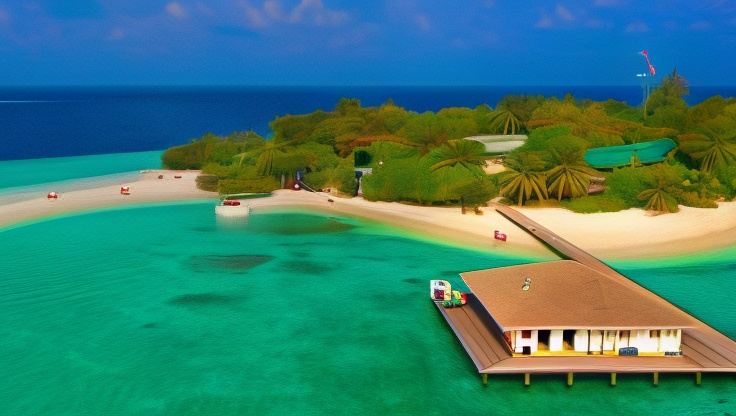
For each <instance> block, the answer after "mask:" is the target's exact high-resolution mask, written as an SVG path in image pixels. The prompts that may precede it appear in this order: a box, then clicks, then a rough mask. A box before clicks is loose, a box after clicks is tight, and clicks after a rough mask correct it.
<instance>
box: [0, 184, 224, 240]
mask: <svg viewBox="0 0 736 416" xmlns="http://www.w3.org/2000/svg"><path fill="white" fill-rule="evenodd" d="M159 175H164V179H158V176H159ZM197 175H199V172H198V171H167V170H161V171H158V170H154V171H147V172H146V173H141V174H140V177H139V179H138V180H135V181H132V182H126V183H125V184H119V185H110V186H102V187H97V188H91V189H83V190H77V191H71V192H65V193H62V194H61V196H60V197H59V198H58V199H55V200H48V199H47V198H46V193H43V194H41V195H39V196H38V198H36V199H31V200H25V201H21V202H14V203H10V204H5V205H0V227H3V226H6V225H10V224H14V223H17V222H22V221H28V220H33V219H36V218H41V217H47V216H52V215H62V214H69V213H74V212H78V211H86V210H93V209H99V208H107V207H114V206H121V205H135V204H144V203H151V202H165V201H181V200H191V199H203V198H214V197H216V194H213V193H211V192H205V191H201V190H199V189H197V187H196V185H195V182H194V181H195V179H196V177H197ZM174 176H181V179H174ZM121 185H129V186H130V188H131V194H130V195H121V194H120V186H121ZM51 191H55V190H54V189H53V188H49V189H48V190H47V192H51Z"/></svg>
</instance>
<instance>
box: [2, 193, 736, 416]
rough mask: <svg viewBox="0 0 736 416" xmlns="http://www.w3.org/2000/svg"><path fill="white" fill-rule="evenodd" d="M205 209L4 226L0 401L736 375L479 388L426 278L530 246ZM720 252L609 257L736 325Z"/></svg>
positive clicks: (727, 393)
mask: <svg viewBox="0 0 736 416" xmlns="http://www.w3.org/2000/svg"><path fill="white" fill-rule="evenodd" d="M212 208H213V207H212V205H211V204H204V203H196V204H185V205H175V206H154V207H145V208H135V209H124V210H110V211H103V212H97V213H93V214H87V215H79V216H72V217H66V218H61V219H55V220H51V221H46V222H39V223H35V224H31V225H27V226H23V227H16V228H12V229H6V230H5V231H1V232H0V253H2V257H0V270H1V271H2V275H0V339H2V342H0V369H2V372H3V374H4V375H5V377H2V378H0V403H2V406H0V414H8V415H21V414H22V415H29V414H54V415H64V414H68V415H79V414H112V415H132V414H146V415H174V414H176V415H182V414H183V415H187V414H212V415H230V414H232V415H236V414H274V415H283V414H299V415H305V414H306V415H309V414H315V415H316V414H330V413H331V414H421V415H425V414H438V415H439V414H442V415H446V414H448V413H452V414H509V415H511V414H513V415H519V414H545V413H546V414H560V413H564V414H578V413H583V412H585V413H588V414H606V415H610V414H616V413H618V411H619V410H621V409H626V411H627V412H632V413H640V412H641V413H644V412H646V414H662V415H664V414H667V415H673V414H714V415H725V414H728V413H731V414H736V383H735V382H734V377H733V376H713V375H705V376H704V383H703V386H702V387H700V388H696V387H694V386H693V382H692V378H691V377H690V376H687V375H662V377H661V381H660V386H659V387H658V388H653V387H651V383H650V380H649V377H647V376H620V377H619V385H618V386H617V387H615V388H610V387H608V385H607V378H606V377H605V376H588V377H585V376H578V377H576V383H575V386H574V387H572V388H566V387H565V385H564V380H563V378H562V377H560V376H557V377H535V378H534V380H533V385H532V386H531V388H524V387H523V386H522V385H521V379H520V376H508V377H506V376H503V377H492V378H491V380H490V385H489V386H488V387H483V386H482V385H481V383H480V378H479V377H478V375H477V374H476V372H475V368H474V366H473V364H472V362H471V361H470V360H469V358H468V357H467V356H466V354H465V352H464V350H463V349H462V347H461V346H460V345H459V343H458V342H457V340H456V339H455V337H454V335H453V334H452V333H451V331H450V330H449V328H448V327H447V326H446V324H445V323H444V321H443V320H442V318H441V317H440V315H439V314H438V313H437V311H436V310H435V309H434V306H433V305H432V304H431V302H429V301H428V300H427V293H426V292H427V281H428V280H429V279H432V278H435V277H437V276H443V277H445V278H449V279H450V280H451V281H452V282H453V283H458V282H459V279H458V278H457V275H456V273H457V271H461V270H472V269H479V268H487V267H494V266H501V265H509V264H517V263H522V262H526V261H528V259H525V258H513V257H505V256H501V255H493V254H485V253H479V252H475V251H469V250H463V249H460V248H455V247H451V246H443V245H436V244H431V243H428V242H422V241H418V240H414V239H410V238H407V237H406V236H404V235H402V234H401V233H400V232H398V231H396V230H391V229H388V228H387V227H383V226H377V225H375V224H372V223H369V222H363V221H359V220H355V219H348V218H341V217H329V216H324V215H308V214H304V213H291V214H287V213H280V214H258V213H256V214H254V215H253V216H251V218H250V219H249V220H248V222H247V223H244V224H240V225H238V224H235V225H225V224H218V223H217V222H216V221H215V218H214V215H213V209H212ZM716 257H717V256H716ZM668 264H669V266H667V265H668ZM732 264H733V260H732V257H727V256H726V257H723V258H720V259H719V258H711V259H710V260H709V261H707V262H702V264H699V263H688V262H684V263H680V264H675V263H667V264H665V263H663V262H662V261H659V262H657V263H655V264H644V263H642V264H633V263H623V264H616V267H618V268H619V269H621V270H623V271H624V272H625V273H628V274H630V275H631V276H632V277H635V278H636V279H638V280H639V281H640V282H642V283H643V284H644V285H645V286H647V287H649V288H650V289H652V290H654V291H656V292H658V293H660V294H662V295H664V296H665V297H668V298H669V299H671V300H673V301H675V302H676V303H678V304H680V305H681V306H683V307H684V308H686V309H687V310H689V311H690V312H692V313H695V314H696V315H697V316H699V317H701V318H702V319H705V320H706V321H707V322H709V323H711V324H712V325H715V326H716V327H717V328H718V329H720V330H721V331H724V332H725V333H727V334H728V335H729V336H731V337H736V311H735V310H734V306H733V302H732V300H731V299H729V297H730V296H732V294H733V293H736V281H735V280H734V274H733V266H732ZM664 266H667V267H664Z"/></svg>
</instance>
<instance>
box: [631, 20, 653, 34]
mask: <svg viewBox="0 0 736 416" xmlns="http://www.w3.org/2000/svg"><path fill="white" fill-rule="evenodd" d="M626 32H627V33H644V32H649V25H647V24H646V23H644V22H642V21H641V20H635V21H633V22H631V23H629V24H628V25H627V26H626Z"/></svg>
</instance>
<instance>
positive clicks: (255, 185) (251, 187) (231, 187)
mask: <svg viewBox="0 0 736 416" xmlns="http://www.w3.org/2000/svg"><path fill="white" fill-rule="evenodd" d="M279 187H280V185H279V181H278V180H276V178H274V177H271V176H264V177H261V178H258V179H223V180H221V181H220V182H219V185H218V186H217V190H218V191H219V192H220V193H221V194H237V193H243V192H271V191H274V190H276V189H279Z"/></svg>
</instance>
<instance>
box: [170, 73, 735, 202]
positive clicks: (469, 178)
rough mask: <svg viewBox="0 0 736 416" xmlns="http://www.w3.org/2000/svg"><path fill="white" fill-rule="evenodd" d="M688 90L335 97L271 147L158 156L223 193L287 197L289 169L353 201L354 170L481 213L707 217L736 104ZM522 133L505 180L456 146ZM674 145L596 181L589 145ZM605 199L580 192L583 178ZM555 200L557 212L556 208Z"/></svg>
mask: <svg viewBox="0 0 736 416" xmlns="http://www.w3.org/2000/svg"><path fill="white" fill-rule="evenodd" d="M685 94H687V82H686V81H685V79H684V78H683V77H682V76H681V75H679V74H678V73H677V72H676V71H674V72H673V73H672V74H670V75H669V76H666V77H665V78H664V79H663V81H662V83H661V85H660V86H659V87H658V88H656V89H655V90H654V91H653V93H652V94H651V96H650V98H649V100H648V101H647V103H645V105H644V106H642V108H639V107H631V106H629V105H627V104H626V103H623V102H619V101H615V100H608V101H605V102H595V101H590V100H584V101H580V100H576V99H575V98H574V97H572V96H570V95H568V96H566V97H564V98H563V99H557V98H544V97H541V96H523V97H522V96H509V97H505V98H504V99H502V100H501V101H500V102H499V104H498V106H497V108H495V109H493V108H491V107H489V106H487V105H481V106H478V107H476V108H473V109H471V108H445V109H442V110H440V111H438V112H436V113H433V112H424V113H416V112H411V111H407V110H406V109H404V108H401V107H399V106H397V105H396V104H394V103H393V102H392V101H391V100H389V101H387V102H386V103H384V104H383V105H380V106H377V107H363V106H361V104H360V102H359V101H358V100H356V99H341V100H340V101H339V102H338V103H337V105H336V106H335V108H334V109H332V110H331V111H323V110H318V111H315V112H313V113H310V114H303V115H287V116H283V117H279V118H276V119H275V120H273V121H272V122H271V124H270V127H271V131H272V132H273V137H271V138H269V139H265V138H263V137H261V136H259V135H258V134H256V133H254V132H245V133H233V134H231V135H229V136H226V137H218V136H215V135H212V134H207V135H205V136H203V137H201V138H199V139H197V140H194V141H192V142H191V143H189V144H185V145H182V146H177V147H173V148H171V149H168V150H167V151H166V152H164V154H163V156H162V159H163V162H164V165H165V166H166V167H169V168H172V169H201V170H202V171H203V175H202V176H201V177H200V178H199V179H198V180H197V184H198V186H199V187H200V188H202V189H206V190H217V191H219V192H220V193H240V192H269V191H272V190H274V189H278V188H283V187H290V186H291V185H293V183H294V177H295V175H296V172H301V173H302V174H303V181H304V183H305V184H306V185H308V186H309V187H311V188H313V189H325V188H329V189H331V190H337V191H339V192H341V193H343V194H346V195H352V194H354V193H355V192H356V186H357V181H356V179H355V172H354V170H355V166H361V167H366V168H371V169H372V173H371V174H368V175H365V176H364V177H363V178H362V189H363V193H364V196H365V198H367V199H369V200H382V201H400V202H406V203H414V204H423V205H462V206H463V207H464V206H465V205H468V206H470V207H478V206H482V205H484V204H485V203H486V202H487V201H488V200H490V199H491V198H493V197H495V196H498V195H501V196H503V197H505V198H506V199H507V200H508V201H510V203H515V204H518V205H524V204H527V203H529V202H532V205H535V206H537V205H544V204H545V203H546V201H547V200H552V202H550V203H555V204H562V206H564V207H567V208H568V209H571V210H573V211H576V212H605V211H616V210H621V209H626V208H629V207H641V208H645V209H649V210H653V211H658V212H673V211H676V210H677V206H678V205H686V206H695V207H714V206H716V203H715V201H717V200H721V199H730V198H733V197H734V196H736V133H734V132H736V99H733V98H730V99H725V98H722V97H711V98H710V99H708V100H705V101H703V102H701V103H700V104H698V105H695V106H692V107H688V106H687V105H686V103H685V101H684V100H683V98H682V97H683V95H685ZM517 133H524V134H528V136H529V138H528V140H527V141H526V142H525V144H524V145H523V146H521V147H519V148H517V149H515V150H513V151H512V152H511V153H510V154H508V155H507V157H506V159H505V161H504V166H505V171H503V172H501V173H497V174H494V175H488V174H486V173H485V172H484V169H483V168H484V166H485V165H486V159H487V158H489V157H490V156H487V155H484V147H483V145H482V144H480V143H478V142H475V141H467V140H462V139H463V138H464V137H468V136H474V135H484V134H517ZM662 137H672V138H674V139H675V141H676V144H677V147H676V148H675V149H674V150H673V151H672V152H671V153H670V154H668V156H667V159H666V160H665V161H663V162H662V163H658V164H655V165H642V163H641V161H639V163H637V161H636V160H634V161H633V162H632V165H631V166H628V167H623V168H619V169H613V170H606V171H596V170H595V169H593V168H591V167H590V166H588V165H587V164H586V162H585V161H584V160H583V155H584V153H585V152H586V150H587V149H590V148H596V147H605V146H614V145H623V144H634V143H641V142H649V141H652V140H657V139H660V138H662ZM592 178H601V179H597V180H596V181H595V183H596V184H597V183H599V182H600V180H602V179H605V191H604V192H603V193H601V194H598V195H588V193H589V189H592V188H591V179H592ZM555 201H559V202H555Z"/></svg>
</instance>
